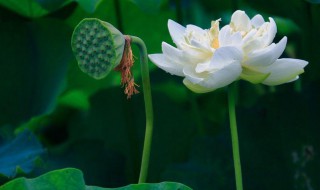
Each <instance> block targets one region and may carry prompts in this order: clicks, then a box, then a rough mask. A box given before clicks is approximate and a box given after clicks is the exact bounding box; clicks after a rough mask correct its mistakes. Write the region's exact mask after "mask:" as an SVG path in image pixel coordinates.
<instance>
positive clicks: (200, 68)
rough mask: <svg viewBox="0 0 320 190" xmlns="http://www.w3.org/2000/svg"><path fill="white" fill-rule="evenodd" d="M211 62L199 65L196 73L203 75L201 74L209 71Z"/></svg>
mask: <svg viewBox="0 0 320 190" xmlns="http://www.w3.org/2000/svg"><path fill="white" fill-rule="evenodd" d="M210 62H211V60H209V61H206V62H203V63H198V64H197V66H196V68H195V70H196V72H197V73H201V72H204V71H209V69H210Z"/></svg>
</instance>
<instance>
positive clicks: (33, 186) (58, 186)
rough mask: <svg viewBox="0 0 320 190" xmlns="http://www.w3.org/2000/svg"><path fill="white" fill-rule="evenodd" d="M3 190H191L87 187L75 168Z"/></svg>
mask: <svg viewBox="0 0 320 190" xmlns="http://www.w3.org/2000/svg"><path fill="white" fill-rule="evenodd" d="M0 189H1V190H12V189H19V190H44V189H45V190H64V189H68V190H80V189H86V190H147V189H154V190H178V189H180V190H191V189H190V188H189V187H187V186H185V185H182V184H179V183H173V182H163V183H159V184H136V185H128V186H126V187H120V188H101V187H94V186H86V185H85V182H84V179H83V174H82V172H81V171H79V170H77V169H73V168H67V169H62V170H56V171H51V172H49V173H46V174H44V175H42V176H39V177H37V178H35V179H26V178H17V179H15V180H12V181H11V182H9V183H7V184H5V185H3V186H1V187H0Z"/></svg>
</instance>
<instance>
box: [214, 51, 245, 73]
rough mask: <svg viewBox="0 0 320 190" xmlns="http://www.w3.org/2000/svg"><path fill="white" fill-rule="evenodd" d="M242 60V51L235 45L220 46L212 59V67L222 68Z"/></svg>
mask: <svg viewBox="0 0 320 190" xmlns="http://www.w3.org/2000/svg"><path fill="white" fill-rule="evenodd" d="M241 60H242V52H241V51H240V50H239V49H238V48H236V47H233V46H226V47H221V48H218V49H217V50H216V51H215V52H214V54H213V57H212V59H211V62H210V69H221V68H223V67H225V66H227V65H229V64H230V63H233V62H235V61H238V62H240V61H241Z"/></svg>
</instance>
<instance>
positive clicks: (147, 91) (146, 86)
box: [130, 36, 153, 183]
mask: <svg viewBox="0 0 320 190" xmlns="http://www.w3.org/2000/svg"><path fill="white" fill-rule="evenodd" d="M130 38H131V43H132V44H135V45H137V46H138V48H139V50H140V63H141V77H142V84H143V96H144V103H145V112H146V113H145V114H146V131H145V139H144V145H143V153H142V161H141V169H140V176H139V183H145V182H146V180H147V176H148V167H149V159H150V151H151V142H152V131H153V108H152V97H151V87H150V77H149V68H148V54H147V48H146V45H145V44H144V42H143V41H142V40H141V39H140V38H138V37H136V36H130Z"/></svg>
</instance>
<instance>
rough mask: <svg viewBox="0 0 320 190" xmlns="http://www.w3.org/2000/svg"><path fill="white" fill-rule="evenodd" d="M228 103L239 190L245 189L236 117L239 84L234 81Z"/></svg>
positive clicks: (230, 88) (230, 87) (229, 92)
mask: <svg viewBox="0 0 320 190" xmlns="http://www.w3.org/2000/svg"><path fill="white" fill-rule="evenodd" d="M228 90H229V91H228V103H229V119H230V130H231V139H232V152H233V163H234V170H235V177H236V187H237V190H243V186H242V174H241V162H240V151H239V140H238V131H237V119H236V109H235V104H236V103H235V102H236V95H237V86H236V83H233V84H231V85H230V86H229V89H228Z"/></svg>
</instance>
